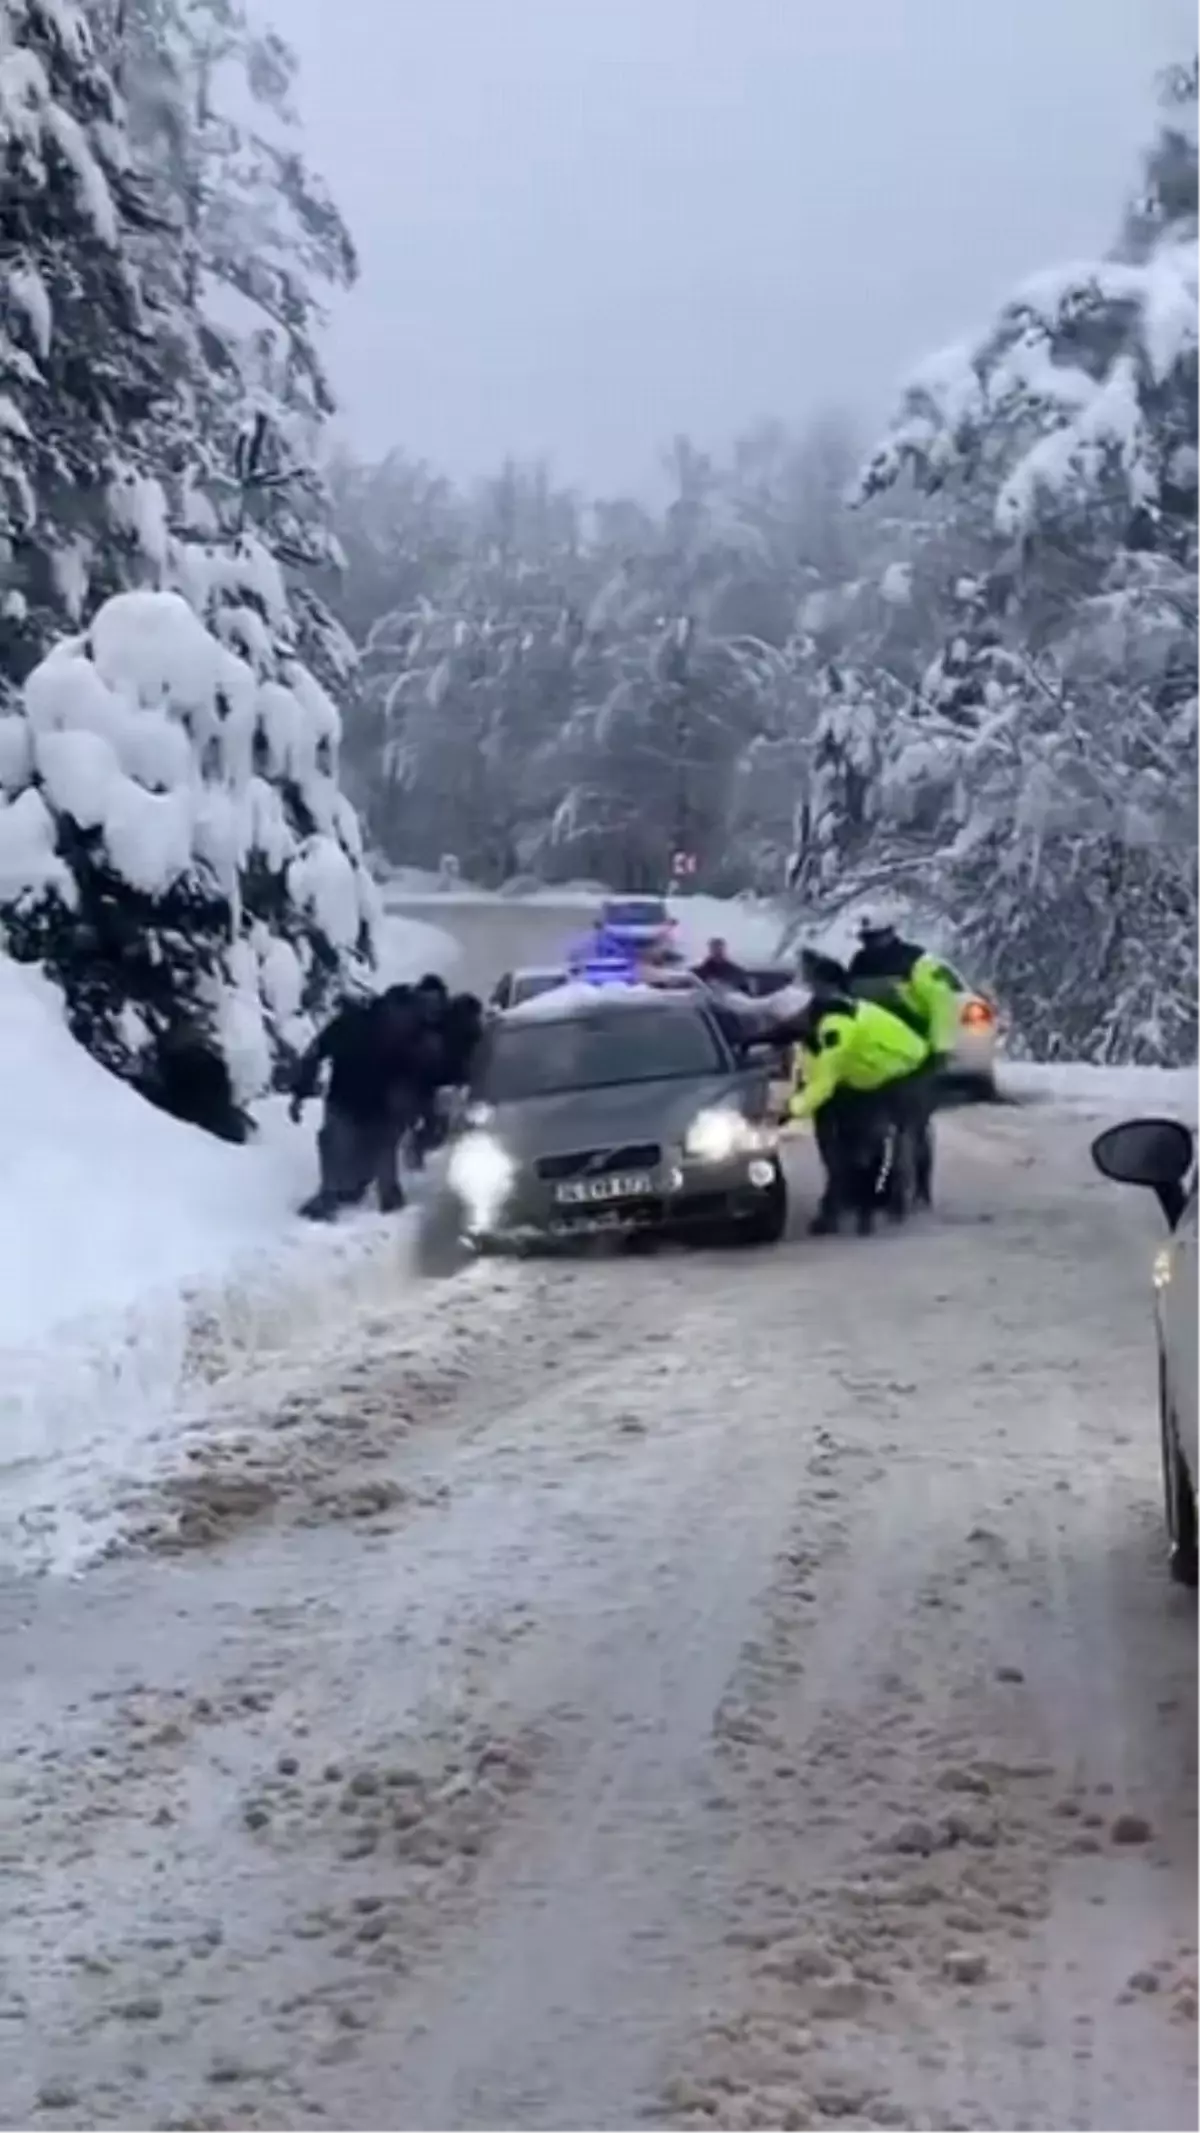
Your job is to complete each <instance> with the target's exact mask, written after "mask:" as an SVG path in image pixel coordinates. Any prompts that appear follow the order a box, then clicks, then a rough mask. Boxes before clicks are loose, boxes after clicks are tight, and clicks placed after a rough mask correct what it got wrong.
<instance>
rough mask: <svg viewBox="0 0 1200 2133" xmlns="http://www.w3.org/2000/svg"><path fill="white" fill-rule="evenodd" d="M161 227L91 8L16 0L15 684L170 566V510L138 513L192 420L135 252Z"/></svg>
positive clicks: (8, 666)
mask: <svg viewBox="0 0 1200 2133" xmlns="http://www.w3.org/2000/svg"><path fill="white" fill-rule="evenodd" d="M153 223H154V214H153V210H152V208H151V207H150V205H149V204H148V201H147V196H146V192H145V189H144V188H143V186H142V185H141V184H140V182H139V180H138V178H137V176H136V173H135V169H134V164H133V159H132V155H131V152H130V147H129V142H128V138H127V134H126V131H125V122H124V111H123V105H122V101H121V98H120V97H119V95H118V94H117V91H116V89H115V87H114V84H113V81H112V78H111V75H110V74H109V73H108V71H107V70H106V68H105V66H104V65H103V63H102V60H101V58H100V56H99V54H98V52H97V48H96V44H95V40H94V37H93V34H92V29H91V26H90V23H89V19H88V16H87V13H86V11H85V10H84V9H82V8H81V7H79V6H77V5H76V4H75V0H3V5H2V6H0V691H3V690H4V688H5V685H8V687H10V688H11V686H12V685H13V684H19V683H20V682H21V681H22V680H23V679H24V676H25V675H26V674H27V673H28V671H29V669H30V668H31V666H32V665H33V664H34V663H35V662H36V660H37V659H38V658H39V656H40V655H41V653H42V652H43V651H44V650H45V648H46V646H47V645H48V644H49V643H50V642H51V641H52V640H53V638H54V636H55V635H56V634H57V633H58V632H59V631H60V630H62V629H63V628H64V627H71V626H74V625H75V624H77V623H78V622H79V620H80V619H81V617H82V615H83V613H84V611H85V608H86V606H87V605H88V604H89V603H90V602H94V601H95V600H96V599H98V598H103V597H104V595H105V594H106V593H110V592H113V591H116V590H118V589H119V588H120V587H122V586H124V585H129V584H131V583H136V582H138V573H139V554H138V551H139V549H140V548H142V547H143V546H144V545H145V544H147V543H148V544H149V545H150V547H151V548H152V549H154V548H157V549H158V550H159V553H160V556H161V549H162V543H163V537H164V529H163V526H162V522H161V515H160V517H159V518H158V520H157V521H156V520H155V519H154V517H153V515H152V514H151V515H149V516H146V515H143V516H142V517H140V518H131V517H130V515H129V513H128V510H127V508H126V500H127V496H128V494H129V493H130V491H131V488H132V487H134V486H135V485H137V484H138V483H139V482H140V481H141V480H142V478H143V477H144V476H145V474H146V472H147V471H148V470H149V469H150V468H152V467H153V465H154V464H155V462H156V459H157V458H158V457H160V456H161V455H162V454H163V453H164V452H166V453H167V454H168V455H169V452H170V450H171V448H172V445H173V443H174V442H175V440H176V437H177V433H178V430H179V428H180V426H181V424H182V426H183V427H186V417H187V411H186V409H183V408H181V407H180V405H179V403H178V401H177V399H176V397H175V393H174V383H173V379H174V368H173V364H172V362H171V360H170V357H169V345H168V335H167V329H168V325H169V317H168V314H167V312H166V310H165V309H164V308H163V307H162V306H160V305H158V304H156V303H155V302H153V301H151V300H149V299H148V297H147V294H146V290H145V287H144V284H143V281H142V278H141V276H140V273H139V271H138V267H137V264H136V259H135V251H136V247H137V245H138V243H139V242H141V241H144V240H145V239H147V237H148V235H149V233H150V231H151V228H152V226H153Z"/></svg>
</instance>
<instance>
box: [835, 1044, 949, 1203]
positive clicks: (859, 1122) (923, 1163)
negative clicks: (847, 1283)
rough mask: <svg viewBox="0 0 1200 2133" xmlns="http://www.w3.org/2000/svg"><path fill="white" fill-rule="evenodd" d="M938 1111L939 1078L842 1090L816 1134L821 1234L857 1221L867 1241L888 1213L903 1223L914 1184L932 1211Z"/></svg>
mask: <svg viewBox="0 0 1200 2133" xmlns="http://www.w3.org/2000/svg"><path fill="white" fill-rule="evenodd" d="M932 1103H933V1084H932V1077H931V1076H928V1075H926V1074H925V1073H924V1072H922V1073H920V1074H914V1075H907V1076H905V1077H904V1079H903V1080H901V1081H894V1082H892V1083H890V1084H889V1085H888V1086H887V1087H885V1088H882V1089H862V1090H859V1089H839V1090H837V1092H836V1093H835V1094H834V1095H833V1096H831V1097H830V1098H829V1100H828V1102H827V1103H824V1104H822V1106H821V1108H820V1110H819V1111H818V1112H817V1113H816V1115H815V1117H814V1120H813V1126H814V1131H815V1135H816V1142H817V1153H818V1155H819V1156H820V1159H821V1166H822V1168H823V1170H824V1172H825V1188H824V1191H823V1192H822V1195H821V1204H820V1207H819V1208H818V1210H817V1215H816V1219H815V1222H814V1225H813V1226H814V1228H816V1229H818V1230H824V1231H831V1230H836V1229H837V1228H838V1227H839V1226H840V1223H841V1219H842V1216H843V1215H847V1214H849V1215H853V1216H854V1218H855V1223H856V1226H857V1227H858V1229H859V1230H860V1232H864V1233H865V1232H866V1231H869V1230H870V1229H871V1227H872V1225H873V1223H874V1219H875V1215H876V1213H877V1211H878V1209H879V1208H880V1207H887V1208H888V1209H889V1210H890V1211H891V1212H892V1213H894V1214H895V1215H897V1216H899V1215H902V1214H903V1213H905V1212H906V1211H907V1199H908V1185H909V1181H911V1185H912V1187H914V1188H915V1196H916V1198H917V1199H918V1200H921V1201H923V1202H924V1203H925V1204H928V1198H929V1195H930V1193H931V1188H932V1165H933V1149H932V1136H931V1132H930V1123H929V1121H930V1114H931V1110H932Z"/></svg>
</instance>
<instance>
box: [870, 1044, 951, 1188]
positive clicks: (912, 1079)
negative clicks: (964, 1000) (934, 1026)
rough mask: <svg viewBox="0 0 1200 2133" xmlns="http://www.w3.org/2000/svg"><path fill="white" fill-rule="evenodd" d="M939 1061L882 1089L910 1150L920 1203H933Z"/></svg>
mask: <svg viewBox="0 0 1200 2133" xmlns="http://www.w3.org/2000/svg"><path fill="white" fill-rule="evenodd" d="M937 1077H938V1062H937V1061H936V1060H930V1061H929V1063H928V1065H927V1066H923V1067H921V1068H919V1069H918V1071H917V1072H916V1073H915V1074H906V1075H905V1076H904V1078H903V1080H901V1081H894V1082H893V1083H892V1084H891V1087H890V1089H887V1090H885V1091H884V1092H883V1093H884V1096H885V1098H887V1099H888V1101H889V1104H890V1109H891V1113H892V1116H893V1118H894V1120H895V1123H896V1126H897V1129H898V1130H899V1132H901V1133H902V1134H906V1135H907V1137H908V1142H909V1147H910V1148H911V1151H912V1173H913V1184H914V1188H915V1197H916V1200H917V1203H918V1205H919V1206H921V1207H929V1206H931V1205H932V1204H933V1114H934V1111H935V1109H936V1107H937Z"/></svg>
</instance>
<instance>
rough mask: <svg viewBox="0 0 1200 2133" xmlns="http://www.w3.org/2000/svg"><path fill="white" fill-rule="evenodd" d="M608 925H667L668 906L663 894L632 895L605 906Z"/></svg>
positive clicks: (605, 917)
mask: <svg viewBox="0 0 1200 2133" xmlns="http://www.w3.org/2000/svg"><path fill="white" fill-rule="evenodd" d="M604 923H605V925H606V926H665V925H666V923H667V907H666V905H665V903H664V902H663V900H662V898H661V896H644V897H636V896H631V897H629V898H628V899H624V898H622V899H621V900H620V901H618V902H615V903H610V904H605V906H604Z"/></svg>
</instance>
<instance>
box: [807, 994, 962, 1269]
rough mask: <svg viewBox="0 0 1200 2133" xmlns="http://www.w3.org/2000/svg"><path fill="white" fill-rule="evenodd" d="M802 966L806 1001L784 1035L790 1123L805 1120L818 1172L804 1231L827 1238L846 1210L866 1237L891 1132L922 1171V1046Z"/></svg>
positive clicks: (890, 1017) (904, 1026) (886, 1012)
mask: <svg viewBox="0 0 1200 2133" xmlns="http://www.w3.org/2000/svg"><path fill="white" fill-rule="evenodd" d="M803 962H804V975H805V977H806V979H807V980H808V983H809V985H810V986H811V988H812V999H811V1001H810V1004H809V1006H808V1007H807V1008H806V1009H805V1011H804V1013H803V1014H802V1015H801V1016H800V1018H799V1020H798V1021H797V1023H796V1024H795V1025H794V1027H793V1028H791V1029H789V1031H788V1034H789V1035H790V1036H794V1037H795V1040H796V1044H797V1053H796V1065H795V1074H794V1079H793V1085H792V1093H791V1096H790V1098H789V1101H788V1116H789V1117H790V1118H795V1119H805V1118H811V1119H812V1121H813V1126H814V1129H815V1133H816V1141H817V1152H818V1154H819V1155H820V1158H821V1163H822V1167H823V1168H824V1171H825V1189H824V1192H823V1193H822V1196H821V1204H820V1206H819V1208H818V1210H817V1213H816V1215H815V1216H814V1218H813V1221H812V1223H811V1224H810V1228H811V1230H812V1231H813V1233H814V1234H815V1235H818V1236H820V1235H826V1234H828V1233H830V1232H831V1231H833V1230H836V1229H837V1228H838V1226H839V1222H840V1218H841V1216H842V1214H843V1212H846V1211H847V1210H849V1209H851V1208H852V1209H853V1211H854V1213H855V1215H856V1216H857V1221H858V1228H859V1231H860V1233H862V1234H865V1233H866V1232H868V1231H869V1230H870V1229H871V1227H872V1223H873V1219H874V1212H875V1205H876V1198H877V1188H878V1182H879V1173H880V1168H881V1165H882V1161H883V1152H884V1149H885V1148H886V1144H887V1139H888V1135H889V1133H890V1132H891V1131H893V1130H896V1131H899V1132H901V1133H905V1134H907V1135H909V1136H910V1138H911V1142H912V1146H913V1152H914V1155H915V1157H916V1163H917V1168H918V1169H920V1168H921V1167H922V1149H923V1146H924V1137H925V1136H926V1135H927V1133H928V1109H927V1097H926V1090H927V1087H928V1067H929V1062H930V1056H931V1054H930V1045H929V1042H928V1039H927V1038H925V1037H924V1036H922V1035H921V1033H920V1032H919V1031H918V1030H916V1029H914V1028H913V1027H912V1026H911V1025H910V1024H909V1023H908V1022H906V1021H904V1020H903V1019H902V1018H901V1017H900V1016H899V1015H897V1014H893V1012H892V1011H891V1009H890V1008H887V1007H884V1006H882V1005H880V1003H879V1002H878V1001H875V1000H863V999H856V998H855V997H854V996H853V995H852V994H851V992H850V989H849V983H848V980H847V977H846V973H845V971H844V970H843V969H842V968H841V966H840V964H838V963H835V962H833V961H832V960H831V959H830V958H828V957H825V956H818V955H812V954H806V955H805V957H804V959H803Z"/></svg>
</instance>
